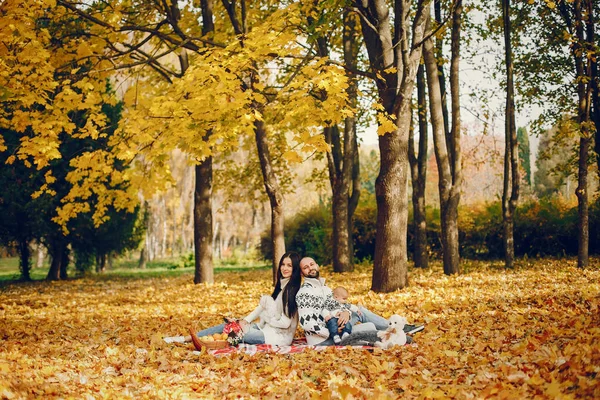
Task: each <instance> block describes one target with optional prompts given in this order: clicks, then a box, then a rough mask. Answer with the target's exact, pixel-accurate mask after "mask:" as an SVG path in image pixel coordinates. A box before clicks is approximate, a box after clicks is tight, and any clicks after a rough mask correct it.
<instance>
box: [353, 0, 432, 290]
mask: <svg viewBox="0 0 600 400" xmlns="http://www.w3.org/2000/svg"><path fill="white" fill-rule="evenodd" d="M354 4H355V6H356V9H357V10H358V11H359V12H360V15H361V25H362V32H363V37H364V40H365V46H366V48H367V53H368V55H369V61H370V65H371V69H372V70H373V71H376V72H378V73H379V74H380V75H381V78H380V79H377V80H376V84H377V89H378V92H379V97H380V99H381V104H382V106H383V108H384V109H385V111H386V112H387V113H388V114H389V115H394V116H395V117H396V127H397V129H396V130H395V131H393V132H391V133H387V134H385V135H383V136H380V137H379V150H380V157H381V164H380V170H379V175H378V176H377V180H376V182H375V194H376V199H377V238H376V243H377V245H376V247H375V265H374V267H373V279H372V286H371V287H372V289H373V290H374V291H377V292H390V291H393V290H396V289H400V288H403V287H405V286H406V285H407V284H408V276H407V246H406V234H407V224H408V198H407V183H408V139H409V136H410V134H409V131H410V119H411V105H412V104H411V102H412V101H411V99H412V92H413V88H414V83H415V79H416V75H417V68H418V65H419V60H420V59H421V50H422V46H421V42H422V39H423V37H424V32H425V22H426V21H428V20H429V16H430V14H429V4H425V3H418V5H417V7H415V9H414V10H411V2H410V1H407V0H397V1H396V2H395V3H394V18H393V23H394V29H393V34H392V29H391V23H392V18H391V13H390V10H389V8H388V4H387V2H386V1H385V0H370V1H358V0H357V1H355V2H354ZM413 11H414V14H413V13H412V12H413ZM413 15H414V19H411V16H413ZM411 35H412V37H411ZM391 67H394V68H391ZM438 85H439V83H438Z"/></svg>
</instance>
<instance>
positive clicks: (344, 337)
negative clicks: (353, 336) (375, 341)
mask: <svg viewBox="0 0 600 400" xmlns="http://www.w3.org/2000/svg"><path fill="white" fill-rule="evenodd" d="M348 336H350V334H349V333H348V332H344V334H343V335H342V339H346V338H347V337H348Z"/></svg>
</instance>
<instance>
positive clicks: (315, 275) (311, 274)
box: [308, 271, 319, 278]
mask: <svg viewBox="0 0 600 400" xmlns="http://www.w3.org/2000/svg"><path fill="white" fill-rule="evenodd" d="M308 277H309V278H318V277H319V271H315V272H314V275H313V272H312V271H311V272H309V273H308Z"/></svg>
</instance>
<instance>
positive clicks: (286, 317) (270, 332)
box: [165, 252, 302, 346]
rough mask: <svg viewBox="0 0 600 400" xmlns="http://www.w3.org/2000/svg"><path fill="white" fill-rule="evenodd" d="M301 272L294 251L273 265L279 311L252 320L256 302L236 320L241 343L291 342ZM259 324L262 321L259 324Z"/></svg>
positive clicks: (212, 329)
mask: <svg viewBox="0 0 600 400" xmlns="http://www.w3.org/2000/svg"><path fill="white" fill-rule="evenodd" d="M301 280H302V273H301V271H300V256H299V255H298V253H295V252H287V253H285V254H284V255H283V256H282V257H281V260H279V267H278V269H277V283H276V284H275V289H274V290H273V293H272V294H271V297H272V298H273V299H274V300H275V306H276V310H277V312H278V314H279V315H276V316H272V317H271V318H269V319H268V320H267V321H264V326H262V327H259V326H258V325H257V324H254V323H253V322H254V320H256V319H257V318H258V317H259V316H260V315H261V313H262V312H263V311H264V310H263V308H262V307H261V306H260V305H259V306H258V307H256V309H255V310H254V311H252V312H251V313H250V314H248V315H247V316H246V317H244V318H243V319H242V320H240V325H242V328H243V329H244V331H245V333H244V338H243V343H247V344H264V343H266V344H272V345H278V346H287V345H290V344H291V343H292V340H293V339H294V334H295V332H296V327H297V326H298V306H297V304H296V293H298V289H300V284H301ZM261 325H262V324H261ZM224 327H225V324H220V325H217V326H213V327H210V328H207V329H204V330H202V331H200V332H198V333H197V334H196V336H207V335H212V334H215V333H222V332H223V328H224ZM165 341H167V342H169V343H170V342H182V341H185V342H191V341H192V337H191V336H185V337H182V336H180V337H173V338H165Z"/></svg>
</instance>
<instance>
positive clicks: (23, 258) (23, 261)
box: [19, 239, 31, 281]
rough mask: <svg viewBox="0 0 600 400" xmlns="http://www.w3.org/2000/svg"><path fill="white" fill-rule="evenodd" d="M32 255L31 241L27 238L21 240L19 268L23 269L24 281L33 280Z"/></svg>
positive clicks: (22, 276)
mask: <svg viewBox="0 0 600 400" xmlns="http://www.w3.org/2000/svg"><path fill="white" fill-rule="evenodd" d="M30 257H31V252H30V250H29V241H28V240H25V239H22V240H19V269H20V270H21V280H23V281H30V280H31V274H30V270H31V263H30V260H29V259H30Z"/></svg>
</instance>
